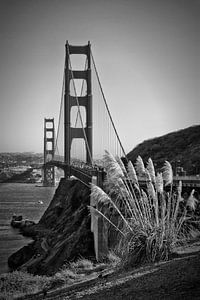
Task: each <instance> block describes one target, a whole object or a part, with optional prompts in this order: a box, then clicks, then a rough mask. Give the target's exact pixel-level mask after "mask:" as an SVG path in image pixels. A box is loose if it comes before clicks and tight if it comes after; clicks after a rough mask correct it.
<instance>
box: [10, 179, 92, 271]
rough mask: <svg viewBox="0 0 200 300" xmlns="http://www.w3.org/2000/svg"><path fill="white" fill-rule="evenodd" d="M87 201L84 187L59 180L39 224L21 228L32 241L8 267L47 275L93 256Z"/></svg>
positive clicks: (88, 190) (86, 191) (86, 188)
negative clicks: (67, 264) (76, 260)
mask: <svg viewBox="0 0 200 300" xmlns="http://www.w3.org/2000/svg"><path fill="white" fill-rule="evenodd" d="M89 202H90V189H89V188H88V187H87V186H85V185H84V184H82V183H81V182H80V181H78V180H75V179H73V180H66V179H64V178H63V179H61V181H60V184H59V186H58V188H57V190H56V192H55V195H54V197H53V199H52V201H51V203H50V205H49V207H48V208H47V210H46V211H45V213H44V215H43V216H42V218H41V219H40V221H39V223H38V224H36V225H34V226H28V227H26V228H24V230H23V228H22V231H23V232H24V233H25V234H26V235H29V236H30V235H32V236H33V237H34V239H35V241H34V242H33V243H32V244H30V245H28V246H26V247H24V248H22V249H20V250H19V251H17V252H16V253H14V254H13V255H12V256H11V257H10V258H9V261H8V262H9V266H10V268H11V269H16V268H17V269H23V270H26V271H28V272H31V273H33V274H49V275H50V274H53V273H55V272H56V271H57V270H58V269H59V268H60V267H61V266H62V265H63V263H66V262H69V261H72V260H74V259H77V258H78V257H80V256H84V257H90V258H91V257H94V255H95V254H94V241H93V234H92V233H91V230H90V224H91V221H90V215H89V210H88V208H87V206H88V205H89ZM27 247H28V248H27ZM23 253H24V256H23ZM27 253H28V254H27Z"/></svg>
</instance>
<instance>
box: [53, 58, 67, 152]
mask: <svg viewBox="0 0 200 300" xmlns="http://www.w3.org/2000/svg"><path fill="white" fill-rule="evenodd" d="M65 64H66V56H65V63H64V70H63V81H62V92H61V100H60V110H59V118H58V128H57V134H56V142H55V151H56V149H57V151H58V156H59V149H58V135H59V130H60V123H61V115H62V108H63V99H64V87H65Z"/></svg>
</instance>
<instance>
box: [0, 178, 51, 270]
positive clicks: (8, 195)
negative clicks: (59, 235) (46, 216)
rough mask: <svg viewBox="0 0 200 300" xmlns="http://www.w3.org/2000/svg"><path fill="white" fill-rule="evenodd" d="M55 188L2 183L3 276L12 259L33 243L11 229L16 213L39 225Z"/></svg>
mask: <svg viewBox="0 0 200 300" xmlns="http://www.w3.org/2000/svg"><path fill="white" fill-rule="evenodd" d="M55 189H56V188H55V187H42V186H36V185H35V184H26V183H0V273H5V272H8V271H9V268H8V264H7V260H8V257H9V256H10V255H11V254H12V253H14V252H15V251H17V250H18V249H20V248H21V247H23V246H25V245H27V244H28V243H30V242H31V241H32V239H31V238H26V237H24V236H22V235H21V234H20V233H19V230H18V229H14V228H12V227H11V226H10V222H11V219H12V216H13V214H16V215H22V216H23V218H24V219H29V220H32V221H35V222H38V221H39V220H40V218H41V216H42V215H43V213H44V212H45V210H46V208H47V207H48V205H49V203H50V202H51V200H52V198H53V195H54V192H55Z"/></svg>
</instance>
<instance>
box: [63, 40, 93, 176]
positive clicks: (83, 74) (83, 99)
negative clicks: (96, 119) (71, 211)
mask: <svg viewBox="0 0 200 300" xmlns="http://www.w3.org/2000/svg"><path fill="white" fill-rule="evenodd" d="M65 47H66V61H65V95H64V140H65V145H64V160H65V162H66V164H67V165H68V166H69V165H70V163H71V144H72V140H73V139H77V138H81V139H84V141H85V146H86V162H87V163H89V164H90V163H91V162H92V85H91V45H90V42H88V44H87V45H85V46H72V45H69V43H68V41H67V43H66V45H65ZM71 54H76V55H80V54H81V55H83V54H84V55H86V57H87V69H85V70H72V69H71V60H70V55H71ZM74 79H84V80H85V81H86V84H87V93H86V95H84V96H79V95H76V93H75V95H71V92H70V86H73V83H74ZM71 81H72V82H71ZM70 82H71V85H70ZM72 106H77V108H79V107H78V106H83V107H85V111H86V127H85V128H74V127H71V108H72ZM66 173H68V174H65V176H66V177H67V176H69V175H70V171H67V172H66Z"/></svg>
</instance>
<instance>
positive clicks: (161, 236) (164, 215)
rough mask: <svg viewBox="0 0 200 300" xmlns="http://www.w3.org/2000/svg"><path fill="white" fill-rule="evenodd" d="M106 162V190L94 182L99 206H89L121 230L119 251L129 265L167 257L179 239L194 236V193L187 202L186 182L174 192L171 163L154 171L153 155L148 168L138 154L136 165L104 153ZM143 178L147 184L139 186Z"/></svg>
mask: <svg viewBox="0 0 200 300" xmlns="http://www.w3.org/2000/svg"><path fill="white" fill-rule="evenodd" d="M104 165H105V170H106V174H107V176H106V182H105V185H104V188H103V189H101V188H100V187H98V186H96V185H93V184H92V186H91V195H92V197H94V198H95V199H96V201H98V203H100V207H101V209H95V208H94V207H90V209H91V210H92V211H95V212H96V213H98V214H100V215H102V216H103V217H104V218H105V219H106V220H107V221H108V222H109V223H110V224H111V225H112V226H113V227H114V228H115V229H116V230H117V231H118V232H119V236H120V238H119V242H118V244H117V252H118V253H119V254H120V256H121V257H122V258H123V261H124V262H125V263H128V264H130V265H131V264H136V263H141V262H142V261H148V262H154V261H158V260H167V259H168V258H169V255H170V253H171V252H172V251H173V249H174V247H175V246H176V245H177V243H180V242H182V241H183V240H184V241H185V240H186V239H187V238H188V237H189V235H190V228H189V223H188V219H189V218H190V217H189V215H188V212H189V211H190V210H191V209H192V210H194V209H195V204H196V199H195V198H194V195H193V193H194V192H193V191H192V193H191V195H190V197H189V199H188V201H187V205H184V206H183V205H182V203H183V198H182V196H181V193H182V183H181V182H179V186H178V188H177V189H176V190H173V172H172V167H171V165H170V163H169V162H168V161H166V162H165V164H164V166H163V168H162V170H163V171H162V173H158V174H156V173H155V169H154V165H153V162H152V160H151V159H149V160H148V162H147V165H146V167H145V165H144V163H143V160H142V158H141V157H140V156H139V157H138V158H137V160H136V164H135V167H134V166H133V164H132V163H131V161H129V162H128V164H127V168H125V167H124V164H123V163H122V161H121V160H120V158H114V157H113V156H112V155H111V154H110V153H109V152H107V151H106V153H105V156H104ZM141 181H143V182H144V183H145V188H141V186H140V182H141ZM113 212H114V214H115V215H116V214H118V224H117V225H116V223H115V224H114V223H113V222H112V215H113Z"/></svg>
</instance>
